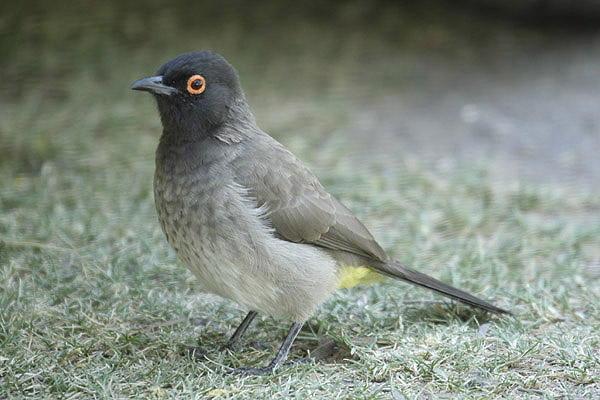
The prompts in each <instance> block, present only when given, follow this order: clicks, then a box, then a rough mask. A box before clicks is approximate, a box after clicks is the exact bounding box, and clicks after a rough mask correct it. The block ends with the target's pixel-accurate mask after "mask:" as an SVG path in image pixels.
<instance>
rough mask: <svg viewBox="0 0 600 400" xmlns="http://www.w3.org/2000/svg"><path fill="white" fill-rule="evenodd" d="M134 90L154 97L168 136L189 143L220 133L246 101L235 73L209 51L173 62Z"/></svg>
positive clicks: (161, 68) (140, 81)
mask: <svg viewBox="0 0 600 400" xmlns="http://www.w3.org/2000/svg"><path fill="white" fill-rule="evenodd" d="M131 89H134V90H143V91H146V92H150V93H152V94H153V95H154V97H155V98H156V101H157V103H158V110H159V112H160V117H161V120H162V124H163V128H164V130H165V133H166V134H176V135H177V136H181V137H182V138H183V137H184V136H185V137H187V138H188V139H193V137H195V136H198V135H206V134H208V133H209V132H211V131H213V130H215V129H218V128H219V127H220V126H222V125H223V123H224V122H225V121H226V119H227V118H228V117H230V110H231V108H232V106H233V105H234V104H235V103H236V102H239V101H240V100H242V101H244V94H243V92H242V88H241V86H240V82H239V79H238V76H237V73H236V71H235V69H234V68H233V67H232V66H231V64H229V63H228V62H227V61H226V60H225V59H224V58H223V57H221V56H220V55H219V54H217V53H213V52H211V51H208V50H200V51H195V52H191V53H186V54H182V55H180V56H177V57H175V58H173V59H172V60H170V61H168V62H167V63H165V64H164V65H163V66H162V67H160V68H159V70H158V72H157V73H156V76H152V77H149V78H144V79H140V80H139V81H137V82H135V83H134V84H133V85H131Z"/></svg>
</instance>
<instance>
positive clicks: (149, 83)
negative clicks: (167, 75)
mask: <svg viewBox="0 0 600 400" xmlns="http://www.w3.org/2000/svg"><path fill="white" fill-rule="evenodd" d="M131 89H133V90H143V91H144V92H150V93H154V94H157V95H163V96H170V95H172V94H173V93H175V92H177V89H175V88H174V87H171V86H167V85H165V84H163V77H162V76H160V75H159V76H151V77H149V78H142V79H140V80H139V81H137V82H134V84H133V85H131Z"/></svg>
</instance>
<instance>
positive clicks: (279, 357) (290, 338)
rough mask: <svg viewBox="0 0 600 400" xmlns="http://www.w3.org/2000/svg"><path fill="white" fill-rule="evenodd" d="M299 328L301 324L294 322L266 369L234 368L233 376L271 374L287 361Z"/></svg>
mask: <svg viewBox="0 0 600 400" xmlns="http://www.w3.org/2000/svg"><path fill="white" fill-rule="evenodd" d="M301 328H302V323H300V322H294V323H293V324H292V327H291V328H290V330H289V331H288V334H287V336H286V337H285V339H284V340H283V343H282V344H281V347H280V348H279V351H278V352H277V354H276V355H275V358H274V359H273V361H271V362H270V363H269V365H267V366H266V367H262V368H253V367H244V368H236V369H235V370H233V373H234V374H247V375H265V374H270V373H271V372H273V370H275V368H277V367H278V366H279V365H280V364H281V363H283V362H284V361H285V360H286V359H287V356H288V353H289V352H290V347H292V344H293V343H294V340H296V336H298V333H299V332H300V329H301Z"/></svg>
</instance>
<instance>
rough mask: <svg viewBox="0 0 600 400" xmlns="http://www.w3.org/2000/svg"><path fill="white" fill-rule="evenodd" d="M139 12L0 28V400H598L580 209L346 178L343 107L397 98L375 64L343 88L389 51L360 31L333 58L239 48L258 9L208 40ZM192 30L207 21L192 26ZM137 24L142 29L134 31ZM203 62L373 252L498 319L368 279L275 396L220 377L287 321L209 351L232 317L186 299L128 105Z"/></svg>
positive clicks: (258, 381) (149, 135)
mask: <svg viewBox="0 0 600 400" xmlns="http://www.w3.org/2000/svg"><path fill="white" fill-rule="evenodd" d="M138 6H139V7H140V8H139V9H136V8H135V4H134V5H133V6H116V5H109V6H104V5H100V4H98V5H95V9H94V12H93V13H92V12H90V14H89V15H90V16H88V17H86V18H79V17H77V18H75V17H73V13H75V12H77V10H70V9H69V8H68V7H67V6H64V5H61V4H60V3H59V4H57V5H55V6H54V7H53V8H44V6H43V3H40V4H38V5H37V6H34V7H32V9H30V11H29V13H24V12H22V11H21V10H19V8H18V7H19V6H18V5H12V6H5V7H6V10H5V11H6V12H3V13H0V14H1V15H2V16H1V17H0V18H1V20H0V22H1V25H0V26H1V27H2V29H3V30H4V32H5V33H6V34H5V35H3V36H2V39H1V40H0V46H1V47H0V48H1V49H2V51H3V57H2V61H1V63H2V65H1V66H2V67H3V71H4V73H5V74H6V76H7V77H6V78H5V79H3V82H2V83H0V85H2V86H1V88H2V91H1V92H0V93H1V94H0V147H1V148H2V157H1V158H0V188H1V192H0V398H26V397H29V398H48V397H55V398H63V397H64V398H92V397H97V398H113V397H137V398H275V399H276V398H286V399H287V398H298V399H305V398H309V397H313V398H364V399H376V398H393V399H402V398H404V397H406V398H423V397H427V396H430V397H441V398H447V397H450V398H477V399H480V398H498V397H510V398H519V397H521V398H531V397H535V398H553V397H562V398H593V397H598V396H600V379H599V378H598V377H599V376H600V362H599V361H598V359H599V358H600V357H599V352H600V347H599V343H600V299H599V296H600V284H599V282H600V281H599V279H600V267H599V259H600V250H598V243H599V242H600V219H599V218H598V214H599V213H600V197H599V195H598V193H594V192H591V191H590V192H577V194H576V195H574V194H573V193H572V191H571V188H567V187H561V186H556V185H554V186H552V185H542V184H534V183H520V184H518V185H500V184H497V183H494V182H492V180H491V179H490V178H489V176H488V174H487V171H486V168H485V167H481V166H467V167H464V168H463V167H461V168H455V169H451V170H447V169H444V168H438V167H436V166H434V165H429V164H426V163H423V162H420V161H418V160H416V159H414V158H411V157H409V156H407V155H399V156H398V157H399V160H397V162H396V164H395V165H396V166H397V168H389V167H386V166H385V163H383V162H377V161H373V162H372V163H371V164H367V165H361V166H360V167H361V168H356V165H355V163H354V161H352V160H351V159H350V158H349V157H348V156H347V154H346V150H347V146H346V145H345V144H344V142H345V140H346V138H345V137H344V135H343V129H341V127H344V126H347V124H349V123H351V121H352V119H351V115H349V111H347V110H350V109H351V107H350V106H351V105H352V106H353V105H355V103H348V102H347V101H346V100H345V98H346V97H347V95H348V94H349V93H355V92H356V93H357V94H358V96H357V97H358V100H355V101H361V94H363V95H364V96H367V97H369V96H372V93H375V92H378V91H379V90H381V88H382V81H384V80H385V82H386V85H388V86H386V88H385V90H389V91H393V90H402V87H403V85H405V84H406V80H408V78H407V77H406V76H404V75H402V74H400V76H399V77H396V78H395V79H396V80H395V81H392V82H391V83H390V81H389V80H387V79H386V78H387V77H388V76H389V74H390V73H391V72H390V69H389V65H388V61H386V60H389V58H387V57H386V56H380V57H375V58H374V59H373V63H374V64H373V65H374V66H375V67H373V68H374V72H373V74H370V76H369V77H367V78H365V80H362V81H360V84H359V86H358V88H357V87H356V86H353V85H350V86H349V85H348V81H345V80H343V79H340V76H341V75H343V76H349V77H353V78H355V77H356V76H357V74H360V71H361V68H363V64H362V62H361V59H360V58H357V56H356V55H357V48H360V47H361V45H362V44H372V46H370V49H371V50H370V51H372V52H373V54H380V53H381V52H383V51H384V50H385V49H386V47H385V46H386V44H385V43H381V42H377V44H373V43H374V42H373V43H371V42H369V41H373V40H374V39H376V37H374V36H373V34H372V33H370V32H369V31H368V29H367V30H366V31H365V32H366V33H365V37H357V38H355V40H354V41H349V42H348V43H347V44H344V45H343V46H341V47H340V46H337V43H336V42H335V41H329V42H328V41H318V40H315V39H316V38H318V37H321V36H323V35H322V32H320V31H319V29H320V28H317V27H315V26H313V25H310V24H308V25H304V24H303V23H302V21H304V19H303V18H299V19H291V20H285V19H283V20H282V21H280V22H277V24H276V26H275V27H274V28H273V29H287V28H289V29H293V28H295V29H296V31H301V32H302V33H301V35H303V36H298V37H296V35H291V34H285V35H283V36H284V38H282V39H279V41H275V42H269V38H270V36H269V35H268V34H267V33H265V32H266V31H264V30H255V27H256V26H260V25H261V21H264V20H268V19H269V15H270V14H268V13H267V12H266V11H265V10H267V9H266V8H265V9H258V11H257V10H253V11H252V12H253V14H252V15H254V16H255V17H256V18H255V19H253V20H252V21H254V24H255V25H256V26H254V25H252V24H250V25H252V26H246V25H245V24H244V23H242V22H241V21H244V20H243V18H242V17H241V15H243V14H244V12H248V11H249V10H243V9H242V10H238V11H236V13H232V14H231V15H230V14H228V13H227V12H225V11H223V12H222V13H221V14H218V15H217V17H218V18H219V20H220V21H222V23H221V24H218V25H219V26H226V27H228V29H226V30H223V31H221V30H219V29H217V28H216V27H215V26H210V24H209V23H208V20H209V19H210V18H208V17H207V16H206V14H210V13H212V14H214V13H215V12H216V11H214V10H212V9H207V10H205V11H206V13H204V14H200V13H198V14H194V13H191V15H188V14H190V13H187V12H186V11H185V10H183V11H182V10H181V9H171V10H162V9H160V7H159V6H158V5H153V4H151V5H150V6H148V7H147V8H144V7H141V6H140V5H139V4H138ZM128 7H131V8H132V9H128ZM158 10H161V11H160V12H159V11H158ZM196 11H200V10H196ZM263 11H264V12H263ZM359 11H360V10H359ZM277 12H280V11H273V13H275V14H277ZM352 12H356V13H357V16H356V17H352V15H354V14H352ZM280 13H281V12H280ZM348 13H349V15H350V17H348V18H350V19H351V18H357V19H358V18H359V17H360V15H362V14H361V13H360V12H357V11H356V10H354V11H353V10H350V11H348ZM91 15H93V17H92V16H91ZM193 15H199V18H200V21H201V22H202V21H204V22H205V23H204V24H198V25H200V26H199V27H194V28H192V27H190V25H189V24H190V23H191V21H193V18H192V16H193ZM277 15H279V14H277ZM258 16H260V17H258ZM380 17H381V18H382V21H380V22H381V24H383V25H385V12H382V13H381V15H380ZM261 18H262V19H261ZM147 19H151V20H152V21H153V22H155V23H156V24H157V25H156V26H157V27H158V28H156V29H155V30H151V31H148V30H147V29H145V25H144V23H145V21H147ZM180 20H182V21H185V22H186V23H187V25H186V24H182V23H178V21H180ZM332 24H334V25H336V28H337V29H339V30H341V32H346V31H347V32H351V31H352V24H348V25H346V24H347V22H345V23H342V22H339V21H333V22H332ZM290 25H291V27H290ZM300 28H302V29H300ZM344 29H345V30H346V31H344ZM394 29H395V28H394ZM398 29H408V28H406V27H404V28H398ZM436 29H438V30H439V29H444V28H443V26H442V27H441V28H440V27H439V26H438V27H437V28H436ZM436 29H434V28H430V30H431V32H435V31H436ZM163 32H166V33H164V34H162V33H163ZM248 32H255V33H253V35H254V36H250V37H248ZM284 32H288V31H287V30H285V31H284ZM451 32H453V31H451ZM291 37H296V39H295V41H293V42H291V45H289V46H288V43H287V42H286V39H289V38H291ZM425 37H426V38H427V35H425ZM437 37H438V36H436V35H435V34H433V33H432V34H431V35H430V37H429V39H428V40H429V42H428V43H433V44H435V40H436V38H437ZM449 37H450V39H452V36H449ZM421 40H424V39H421ZM265 41H266V43H271V45H272V46H271V47H269V46H267V45H266V44H265ZM361 41H364V43H363V42H361ZM305 43H310V44H311V46H307V45H306V44H305ZM15 44H20V45H19V46H17V45H15ZM378 46H379V47H378ZM406 46H408V47H410V44H406ZM203 47H212V48H223V50H222V52H223V53H225V54H226V55H228V54H231V55H232V57H229V58H233V60H232V61H234V62H235V63H236V65H237V66H238V68H239V70H240V74H241V75H242V79H243V83H244V86H245V87H246V90H247V92H248V98H249V99H250V100H251V102H252V105H253V108H254V110H255V113H256V114H257V118H258V120H259V121H260V123H261V125H262V126H263V128H265V130H267V131H269V132H271V133H273V134H274V136H276V137H277V138H278V139H280V140H281V141H283V142H284V143H285V144H286V145H288V146H289V147H290V148H291V149H292V150H293V151H294V152H296V153H297V154H299V155H300V156H301V158H303V159H304V160H306V161H307V163H308V164H309V165H311V166H312V167H314V168H315V170H316V171H318V174H319V177H320V178H321V179H322V181H323V183H324V184H325V185H326V186H327V188H328V189H329V190H330V191H331V192H332V193H334V194H335V195H336V196H338V197H339V198H340V199H342V201H343V202H344V203H345V204H347V205H348V206H349V207H350V208H351V209H352V210H354V211H355V212H356V214H357V215H359V216H360V218H361V219H362V220H363V221H364V222H365V224H366V225H367V226H369V227H371V228H372V229H373V232H374V234H375V236H376V237H377V238H378V239H379V240H380V242H381V243H382V245H383V246H384V247H385V248H386V249H388V250H389V252H390V253H391V254H393V255H395V256H397V257H399V258H400V259H402V260H404V261H405V262H406V263H407V264H410V265H412V266H414V267H416V268H419V269H421V270H423V271H426V272H428V273H431V274H433V275H435V276H437V277H440V278H442V279H444V280H445V281H447V282H450V283H452V284H454V285H456V286H459V287H461V288H464V289H467V290H469V291H472V292H474V293H476V294H478V295H480V296H482V297H485V298H491V299H494V301H495V303H497V304H498V305H500V306H502V307H505V308H510V309H512V310H514V311H515V317H514V318H510V317H495V316H489V315H486V314H482V313H478V312H474V311H473V310H471V309H468V308H467V307H463V306H458V305H451V304H450V303H448V302H446V301H445V300H442V299H440V298H439V297H435V296H434V295H432V294H431V293H429V292H426V291H424V290H421V289H418V288H414V287H412V286H408V285H405V284H402V283H399V282H392V281H386V282H383V283H380V284H376V285H372V286H368V287H359V288H354V289H352V290H345V291H340V292H338V293H337V294H336V295H335V296H333V297H332V298H331V299H330V300H329V301H328V302H327V303H325V304H324V305H323V307H321V309H320V310H319V312H318V313H317V314H316V315H315V316H314V317H313V318H312V319H311V320H310V321H309V322H308V323H307V324H306V326H305V327H304V329H303V330H302V332H301V333H300V336H299V339H298V340H297V342H296V344H295V346H294V348H293V354H292V357H300V356H303V355H306V352H307V351H314V350H315V349H316V348H317V347H318V346H319V343H320V341H323V340H324V339H327V338H331V339H333V340H334V341H335V343H336V346H337V350H336V351H335V352H334V354H333V355H332V356H330V357H326V358H324V359H322V360H320V361H319V362H318V363H316V364H302V365H298V366H294V367H291V368H288V369H281V370H279V371H277V373H276V374H274V375H273V376H266V377H239V376H232V375H228V374H227V372H228V371H230V370H231V368H233V367H238V366H245V365H258V364H264V363H266V362H268V361H269V360H270V358H271V357H272V356H273V355H274V352H275V350H276V349H277V348H278V346H279V343H280V341H281V340H282V338H283V336H284V334H285V332H286V330H287V328H288V324H289V321H277V320H274V319H272V318H269V317H266V316H261V317H260V318H258V320H257V322H255V323H254V324H253V325H252V326H251V328H250V331H249V334H248V337H247V338H246V343H247V344H248V345H249V346H246V347H243V348H242V349H241V350H240V351H239V352H237V353H232V352H227V351H220V350H219V348H220V347H221V346H222V345H224V344H225V343H226V341H227V338H228V335H230V334H231V333H232V332H233V329H234V328H235V326H236V325H237V324H238V323H239V322H240V321H241V318H242V317H243V316H244V311H243V310H240V309H239V308H237V307H236V305H235V304H233V303H231V302H228V301H225V300H222V299H220V298H218V297H216V296H213V295H210V294H207V293H204V292H203V290H202V287H201V285H200V284H199V283H197V282H196V281H195V280H194V279H193V277H192V275H191V274H190V272H189V271H188V270H187V269H186V268H185V267H184V266H183V265H182V264H181V263H179V262H178V261H177V259H176V257H175V255H174V253H173V252H172V251H171V250H170V249H169V247H168V245H167V243H166V241H165V239H164V237H163V235H162V233H161V232H160V229H159V227H158V223H157V221H156V216H155V211H154V205H153V200H152V191H151V181H152V173H153V151H154V147H155V145H156V141H157V139H158V135H159V132H160V127H159V120H158V117H157V115H156V112H155V107H154V104H153V103H152V100H151V99H150V98H149V96H143V95H140V94H139V93H133V92H130V91H129V90H128V85H129V84H130V83H131V82H133V81H134V80H135V79H137V78H139V77H142V76H147V75H150V74H152V73H153V72H154V70H155V69H157V68H158V66H159V64H160V63H161V62H163V61H165V60H167V59H168V58H170V57H171V56H173V55H174V54H177V53H179V52H182V51H186V50H189V49H193V48H203ZM333 50H335V51H337V53H333V54H334V55H330V56H329V58H327V55H329V54H332V53H331V52H332V51H333ZM298 54H300V57H299V58H300V59H302V58H305V59H306V60H314V59H318V60H321V62H322V63H323V65H327V66H328V68H324V69H322V68H319V64H316V65H317V66H316V67H315V66H314V65H313V66H312V67H311V63H310V62H308V61H306V62H304V63H302V62H296V61H297V60H296V56H297V55H298ZM5 55H6V56H5ZM389 57H391V58H392V59H394V57H396V55H394V54H390V55H389ZM386 68H387V69H386ZM332 71H333V72H332ZM290 74H291V75H293V76H294V80H292V81H291V80H290V79H289V76H290ZM257 76H258V77H260V79H254V77H257ZM265 77H268V78H265ZM350 82H351V83H353V82H357V81H356V80H350ZM265 344H266V345H265ZM198 346H200V348H198V349H197V348H196V347H198ZM403 396H404V397H403Z"/></svg>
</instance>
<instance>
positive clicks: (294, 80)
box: [0, 0, 600, 189]
mask: <svg viewBox="0 0 600 400" xmlns="http://www.w3.org/2000/svg"><path fill="white" fill-rule="evenodd" d="M1 7H2V9H1V11H2V12H1V15H0V50H1V54H2V57H1V60H0V68H1V70H2V80H1V82H0V90H1V92H0V106H1V110H0V113H1V114H0V116H1V119H2V121H1V122H0V147H1V148H2V153H3V157H2V158H3V161H2V162H3V163H9V162H11V163H15V164H16V166H17V169H18V170H19V171H21V172H32V171H35V170H39V169H40V168H41V166H42V165H43V163H44V161H47V160H55V161H61V162H65V161H66V160H69V159H82V158H94V157H100V156H101V154H98V153H99V152H100V153H101V152H103V151H108V150H107V148H110V147H111V146H112V145H113V144H114V143H115V138H117V140H116V142H117V143H118V145H119V147H120V148H122V146H132V147H134V148H137V147H138V145H140V144H141V142H142V143H146V141H149V140H150V139H149V138H152V140H154V139H155V138H156V137H157V135H158V133H159V130H158V129H159V128H158V118H157V117H156V115H155V112H154V110H153V109H152V107H153V106H152V104H151V103H152V101H151V99H150V98H142V97H141V96H139V94H137V95H134V94H133V93H131V92H130V91H129V90H128V87H129V84H130V83H131V82H133V81H134V80H136V79H137V78H139V77H142V76H147V75H152V74H153V73H154V72H155V70H156V69H158V67H159V66H160V65H161V64H162V63H163V62H165V61H167V60H168V59H170V58H172V57H173V56H175V55H177V54H180V53H182V52H187V51H190V50H196V49H211V50H214V51H217V52H219V53H221V54H222V55H224V56H225V57H226V58H227V59H228V60H229V61H230V62H231V63H232V64H233V65H235V66H236V68H237V69H238V71H239V73H240V76H241V80H242V84H243V86H244V88H245V90H246V94H247V97H248V99H249V101H250V104H251V106H252V108H253V110H254V112H255V114H256V117H257V118H258V121H259V122H260V124H261V126H262V127H263V129H264V130H266V131H267V132H269V133H271V134H272V135H273V136H275V137H277V138H279V139H281V138H282V136H290V139H289V140H290V141H293V140H294V136H297V135H301V136H305V137H308V138H309V139H310V140H312V141H314V142H311V145H313V144H315V143H318V142H321V141H328V140H333V139H335V140H338V141H343V142H346V143H345V144H344V146H346V147H345V150H344V152H345V156H349V157H357V158H358V159H360V160H362V161H364V160H365V159H366V160H373V159H377V160H385V162H387V163H391V164H390V165H391V166H392V168H396V167H397V166H398V163H402V162H403V161H402V160H404V161H406V160H407V159H411V158H415V159H418V160H421V161H423V160H429V161H433V162H443V163H444V165H445V166H446V167H451V166H455V165H456V164H457V163H458V164H461V163H465V162H466V163H469V164H473V163H475V164H479V165H481V164H483V165H484V166H485V168H487V169H488V170H489V173H490V174H491V175H493V176H494V177H495V178H498V179H500V180H504V181H514V180H519V179H533V180H536V181H542V182H560V183H561V184H565V185H568V186H569V187H571V186H574V187H577V188H578V189H579V188H581V187H586V186H590V185H591V186H593V185H594V184H595V183H597V182H600V160H599V158H598V157H597V156H596V152H597V149H600V133H599V131H600V113H599V112H598V108H599V105H600V79H598V71H599V67H600V32H599V29H598V26H600V24H599V22H598V21H599V17H600V2H598V1H594V0H580V1H567V0H546V1H544V0H542V1H507V2H505V1H495V0H480V1H477V0H471V1H459V2H455V1H453V2H448V1H405V2H391V1H390V2H388V1H345V2H344V1H339V2H333V1H329V2H322V1H308V2H300V3H298V4H287V3H283V2H275V1H259V2H244V1H236V0H228V1H221V2H203V1H195V2H177V1H175V2H169V3H168V5H165V3H162V2H158V1H143V2H142V1H132V2H117V1H103V2H98V1H85V2H75V3H72V2H63V1H57V2H53V3H51V4H49V3H48V2H44V1H24V2H11V1H6V2H3V4H2V6H1ZM124 136H127V137H124ZM332 138H333V139H332ZM284 142H285V140H284ZM111 143H112V144H111ZM288 144H289V142H288ZM127 154H128V155H130V156H131V157H135V156H137V155H139V153H136V152H135V151H133V153H127ZM144 157H145V155H144ZM317 167H318V163H317Z"/></svg>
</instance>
